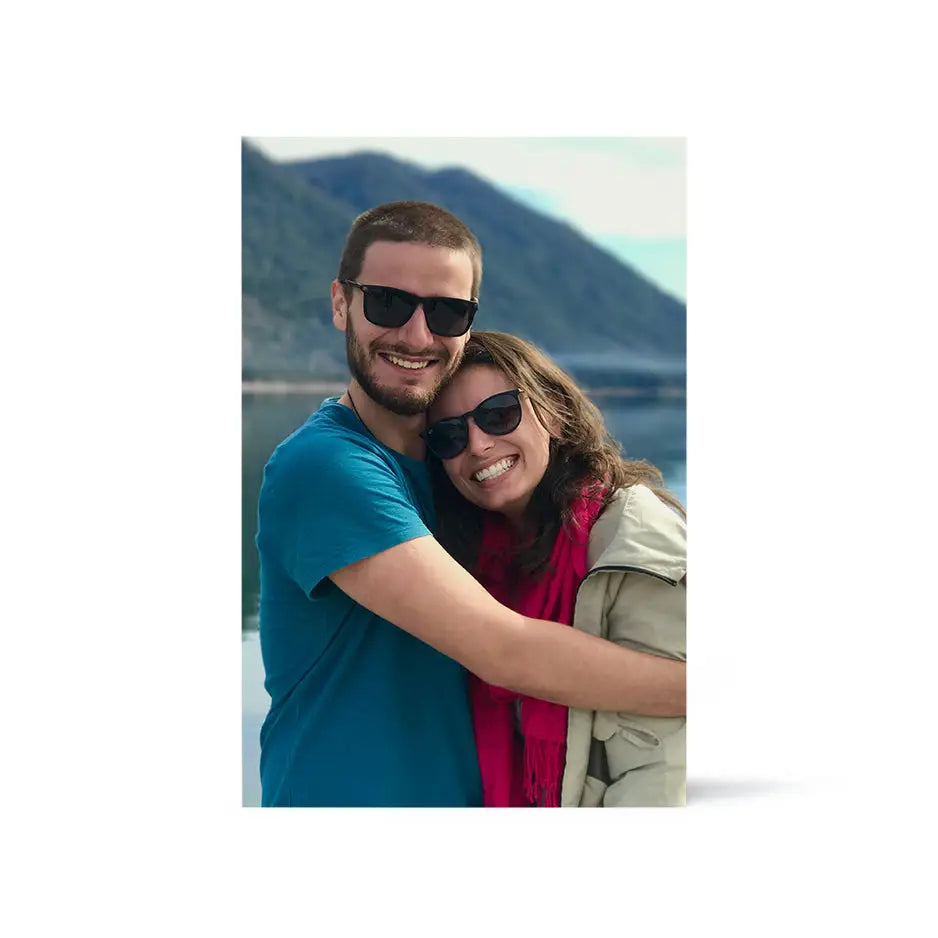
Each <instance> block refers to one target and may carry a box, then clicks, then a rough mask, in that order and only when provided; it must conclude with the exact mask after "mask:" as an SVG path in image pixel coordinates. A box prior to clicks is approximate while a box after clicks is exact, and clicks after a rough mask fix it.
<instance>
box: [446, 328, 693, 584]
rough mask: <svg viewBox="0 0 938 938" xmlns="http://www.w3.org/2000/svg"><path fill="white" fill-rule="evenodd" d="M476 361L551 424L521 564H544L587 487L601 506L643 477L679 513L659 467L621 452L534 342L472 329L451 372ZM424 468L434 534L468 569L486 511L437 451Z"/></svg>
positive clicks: (524, 567)
mask: <svg viewBox="0 0 938 938" xmlns="http://www.w3.org/2000/svg"><path fill="white" fill-rule="evenodd" d="M476 365H489V366H493V367H495V368H498V369H499V370H500V371H501V372H503V373H504V374H505V376H506V377H507V378H508V379H509V381H510V382H511V384H512V385H513V386H514V387H517V388H521V390H522V391H523V392H524V393H525V394H526V395H527V396H528V398H529V400H530V401H531V404H532V405H533V407H534V410H535V412H536V413H537V416H538V419H539V420H540V421H541V423H542V424H543V425H544V426H545V427H546V428H548V430H549V432H550V437H551V438H550V459H549V462H548V466H547V471H546V472H545V473H544V477H543V478H542V479H541V481H540V483H539V484H538V486H537V488H536V489H535V490H534V493H533V494H532V496H531V501H530V502H529V503H528V506H527V508H526V510H525V516H526V517H525V520H526V521H527V529H528V531H530V532H531V537H530V539H526V540H525V542H524V543H523V545H522V546H521V547H519V548H518V551H517V553H516V555H515V557H514V558H513V563H514V566H515V567H516V568H517V569H518V571H519V572H521V573H525V574H537V573H541V572H543V571H544V570H545V568H546V565H547V561H548V560H549V558H550V554H551V551H552V549H553V546H554V542H555V541H556V539H557V534H558V532H559V531H560V530H561V529H563V528H567V529H569V528H570V527H571V526H572V525H574V524H575V521H574V518H573V505H574V502H575V501H576V500H577V499H578V498H579V497H581V496H582V495H583V494H584V493H585V494H586V495H587V497H589V498H595V499H599V500H600V501H601V502H602V507H603V508H605V507H606V505H607V504H609V502H610V501H611V499H612V497H613V495H614V494H615V491H616V490H617V489H619V488H623V487H625V486H629V485H637V484H639V483H641V484H643V485H646V486H647V487H648V488H649V489H651V490H652V491H653V492H654V493H655V495H657V496H658V498H660V499H661V500H662V501H664V502H667V504H669V505H671V506H672V507H674V508H675V509H677V510H678V511H679V512H680V513H681V514H682V515H683V514H684V509H683V507H682V506H681V504H680V502H679V501H678V500H677V499H676V498H675V497H674V496H673V495H672V494H671V493H670V492H668V491H667V490H666V489H665V488H664V487H663V486H664V480H663V478H662V475H661V472H660V471H659V470H658V469H657V468H656V467H655V466H653V465H652V464H651V463H649V462H646V461H645V460H638V459H625V458H624V457H623V455H622V448H621V446H620V445H619V443H618V442H616V440H615V439H614V438H613V437H612V435H611V434H610V433H609V431H608V430H607V429H606V425H605V423H604V421H603V418H602V414H601V413H600V411H599V408H598V407H596V405H595V404H594V403H593V402H592V401H590V400H589V398H588V397H587V396H586V395H585V394H584V393H583V392H582V391H581V390H580V388H579V387H578V386H577V384H576V382H575V381H574V380H573V378H571V377H570V375H568V374H567V373H566V372H565V371H564V370H563V369H562V368H560V367H558V366H557V365H556V364H554V362H552V361H551V360H550V358H548V357H547V355H545V354H544V353H543V352H542V351H541V350H540V349H538V348H537V347H536V346H535V345H532V344H531V343H530V342H526V341H525V340H524V339H519V338H518V337H517V336H513V335H509V334H508V333H505V332H485V331H482V332H473V333H472V335H471V336H470V337H469V340H468V341H467V343H466V348H465V352H464V355H463V358H462V361H461V363H460V365H459V368H458V369H457V372H456V374H458V373H459V372H461V371H463V370H464V369H466V368H471V367H473V366H476ZM429 468H430V478H431V483H432V486H433V495H434V501H435V504H436V512H437V537H438V539H439V541H440V543H442V544H443V546H444V547H445V548H446V549H447V550H448V551H449V553H450V554H452V556H453V557H455V558H456V560H458V561H459V562H460V563H461V564H462V565H463V566H464V567H465V568H466V569H467V570H469V571H470V572H473V571H474V569H475V566H476V561H477V559H478V555H479V547H480V545H481V542H482V522H483V517H484V514H485V512H484V510H483V509H481V508H479V507H478V506H477V505H473V504H472V503H471V502H469V501H467V500H466V499H465V498H463V497H462V496H461V495H460V494H459V493H458V492H457V491H456V489H455V487H454V486H453V484H452V483H451V482H450V480H449V477H448V476H447V475H446V472H445V470H444V469H443V466H442V463H441V462H440V461H439V460H438V459H436V457H430V458H429Z"/></svg>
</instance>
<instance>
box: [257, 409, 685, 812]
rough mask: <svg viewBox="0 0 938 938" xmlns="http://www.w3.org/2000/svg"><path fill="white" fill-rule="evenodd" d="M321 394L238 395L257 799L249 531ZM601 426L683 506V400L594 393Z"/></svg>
mask: <svg viewBox="0 0 938 938" xmlns="http://www.w3.org/2000/svg"><path fill="white" fill-rule="evenodd" d="M326 396H327V395H322V394H318V395H316V394H313V395H306V394H284V395H274V394H245V395H244V396H243V398H242V463H241V483H242V487H241V519H242V535H241V565H242V581H241V640H242V641H241V651H242V706H243V721H242V733H243V747H244V748H243V752H244V760H243V762H244V764H243V798H244V804H245V805H257V804H260V780H259V778H258V768H257V766H258V758H259V743H258V733H259V732H260V726H261V723H262V722H263V719H264V717H265V715H266V713H267V707H268V705H269V702H270V698H269V697H268V696H267V694H266V692H265V691H264V687H263V682H264V670H263V666H262V665H261V660H260V643H259V642H258V639H257V625H258V622H257V603H258V589H259V574H258V563H257V551H256V548H255V546H254V536H255V534H256V533H257V496H258V494H259V493H260V488H261V480H262V478H263V474H264V464H265V463H266V462H267V459H268V458H269V456H270V454H271V453H272V452H273V450H274V447H276V445H277V444H278V443H279V442H280V441H281V440H282V439H284V438H285V437H286V436H288V435H289V434H290V433H291V432H292V431H293V430H295V429H296V428H297V427H299V426H302V424H303V423H304V422H305V420H306V418H307V417H308V416H309V415H310V414H311V413H312V412H313V411H314V410H316V408H317V407H319V405H320V403H321V402H322V401H323V400H324V398H325V397H326ZM594 400H595V402H596V404H597V405H598V406H599V408H600V410H602V413H603V417H604V418H605V420H606V425H607V426H608V427H609V429H610V431H611V432H612V433H613V435H614V436H615V437H616V439H618V440H619V441H620V442H622V444H623V445H624V447H625V452H626V455H628V456H630V457H633V458H635V459H647V460H648V461H649V462H651V463H654V464H655V465H656V466H657V467H658V468H659V469H660V470H661V471H662V473H663V474H664V481H665V484H666V485H667V486H668V488H669V489H670V490H671V491H672V492H674V494H675V495H677V497H678V498H679V499H680V500H681V502H682V504H684V505H686V504H687V488H686V486H687V481H686V480H687V476H686V468H685V466H686V448H685V431H684V428H685V406H684V405H685V402H684V400H683V399H680V400H672V399H668V400H640V399H637V398H631V397H614V396H598V397H595V398H594Z"/></svg>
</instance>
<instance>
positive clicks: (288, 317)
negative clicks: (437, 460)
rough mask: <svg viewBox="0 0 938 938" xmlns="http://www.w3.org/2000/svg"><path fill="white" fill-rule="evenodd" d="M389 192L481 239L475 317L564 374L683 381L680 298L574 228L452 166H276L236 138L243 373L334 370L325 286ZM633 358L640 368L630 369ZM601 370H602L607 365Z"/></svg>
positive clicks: (336, 339) (339, 357)
mask: <svg viewBox="0 0 938 938" xmlns="http://www.w3.org/2000/svg"><path fill="white" fill-rule="evenodd" d="M395 199H421V200H424V201H428V202H434V203H436V204H437V205H441V206H443V207H444V208H446V209H448V210H449V211H451V212H453V213H454V214H455V215H457V216H458V217H459V218H461V219H462V220H463V221H464V222H465V223H466V224H467V225H468V226H469V227H470V228H471V229H472V231H473V233H474V234H475V235H476V237H477V238H478V239H479V242H480V243H481V245H482V259H483V274H482V286H481V290H480V297H479V313H478V315H477V317H476V322H475V325H476V326H477V327H478V328H483V329H502V330H504V331H507V332H514V333H516V334H518V335H521V336H523V337H525V338H527V339H530V340H532V341H534V342H536V343H537V344H538V345H540V346H541V347H542V348H544V349H545V350H546V351H548V352H549V353H551V354H552V355H555V356H556V357H558V358H560V359H561V360H564V359H565V358H567V357H569V358H570V360H571V362H573V361H577V362H579V366H577V367H575V368H574V366H573V365H572V364H571V366H570V367H571V369H572V370H574V371H575V373H580V371H581V368H584V367H585V370H587V371H589V370H591V369H590V368H589V367H586V365H584V363H589V362H594V363H595V364H596V366H597V367H598V368H599V370H600V371H601V372H606V371H610V363H613V364H614V363H615V362H616V361H619V360H621V361H622V364H623V366H624V367H628V369H629V370H634V369H637V370H639V371H640V370H642V368H643V367H644V370H645V371H646V372H655V373H660V374H662V375H663V374H665V373H666V372H667V373H669V381H670V380H671V378H673V377H675V376H677V377H678V380H682V379H683V369H684V356H685V312H686V311H685V306H684V304H683V303H681V302H679V301H678V300H676V299H674V298H673V297H671V296H669V295H668V294H666V293H664V292H663V291H661V290H660V289H658V288H657V287H656V286H654V285H653V284H651V283H650V282H649V281H647V280H645V279H644V278H643V277H642V276H640V275H639V274H638V273H636V272H635V271H634V270H632V269H631V268H630V267H628V266H627V265H625V264H623V263H622V262H621V261H619V260H618V259H616V258H615V257H613V256H612V255H611V254H609V253H608V252H606V251H604V250H602V249H601V248H598V247H596V246H595V245H594V244H592V243H591V242H590V241H588V240H587V239H586V238H585V237H583V236H582V235H581V234H579V233H578V232H577V231H576V230H575V229H573V228H572V227H570V226H569V225H566V224H563V223H562V222H558V221H555V220H553V219H551V218H548V217H546V216H544V215H541V214H540V213H538V212H535V211H533V210H532V209H529V208H527V207H526V206H524V205H521V204H520V203H519V202H517V201H515V200H514V199H512V198H510V197H509V196H507V195H505V194H504V193H502V192H501V191H500V190H499V189H497V188H496V187H495V186H493V185H491V184H490V183H488V182H486V181H484V180H483V179H480V178H479V177H477V176H474V175H473V174H472V173H469V172H467V171H466V170H463V169H454V168H449V169H442V170H438V171H430V170H425V169H423V168H421V167H418V166H415V165H413V164H410V163H406V162H402V161H400V160H396V159H393V158H391V157H389V156H386V155H384V154H378V153H360V154H354V155H351V156H347V157H342V158H335V159H320V160H308V161H298V162H291V163H275V162H272V161H270V160H268V159H266V158H265V157H264V156H263V155H262V154H260V153H259V152H257V151H256V150H254V149H253V148H252V147H251V146H250V145H248V144H243V145H242V238H243V253H242V260H243V264H242V284H243V294H244V301H243V327H244V329H243V333H244V344H243V348H244V362H243V364H244V372H245V374H247V375H257V376H267V375H271V376H272V375H275V374H291V375H299V374H307V375H310V374H314V375H317V376H322V377H326V376H330V377H331V376H336V377H339V376H343V375H344V374H345V355H344V345H343V337H342V335H341V333H339V332H337V331H336V330H335V329H334V328H333V327H332V323H331V313H330V305H329V285H330V283H331V281H332V279H333V278H334V277H335V274H336V270H337V268H338V262H339V255H340V253H341V250H342V246H343V244H344V241H345V237H346V235H347V233H348V229H349V226H350V225H351V223H352V220H353V219H354V218H355V216H356V215H358V214H359V213H361V212H362V211H364V210H365V209H367V208H370V207H372V206H374V205H378V204H380V203H382V202H389V201H393V200H395ZM642 363H645V365H644V366H643V364H642ZM611 370H615V369H614V367H612V368H611Z"/></svg>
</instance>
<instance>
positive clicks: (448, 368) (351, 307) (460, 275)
mask: <svg viewBox="0 0 938 938" xmlns="http://www.w3.org/2000/svg"><path fill="white" fill-rule="evenodd" d="M356 279H357V280H358V282H359V283H363V284H369V285H374V286H382V287H396V288H397V289H399V290H407V291H408V292H409V293H414V294H416V295H417V296H450V297H457V298H459V299H466V300H468V299H471V298H472V261H471V260H470V259H469V255H468V254H466V253H465V252H464V251H455V250H451V249H450V248H441V247H430V246H429V245H426V244H410V243H406V242H405V243H398V242H393V241H376V242H375V243H374V244H371V245H369V246H368V248H367V250H366V251H365V259H364V263H363V264H362V269H361V272H360V273H359V275H358V277H357V278H356ZM362 303H363V297H362V292H361V290H359V289H358V288H357V287H352V297H351V302H350V303H349V304H348V305H346V303H345V296H344V293H343V288H342V286H341V284H339V283H338V282H337V281H336V282H333V284H332V319H333V323H334V324H335V326H336V328H337V329H341V330H342V331H343V332H345V348H346V354H347V357H348V364H349V370H350V371H351V373H352V377H353V378H355V380H356V381H357V382H358V384H359V385H361V387H362V389H363V390H364V391H365V393H366V394H367V395H368V396H369V397H370V398H371V399H372V400H373V401H375V403H377V404H380V405H381V406H382V407H384V408H386V409H387V410H389V411H391V412H392V413H395V414H400V415H402V416H414V415H416V414H420V413H423V411H425V410H426V409H427V407H428V406H429V404H430V402H431V401H432V400H433V398H434V397H435V396H436V392H437V391H438V390H439V388H440V386H441V385H442V384H443V382H444V381H445V380H446V379H447V378H448V377H449V376H450V375H451V374H452V373H453V372H454V371H455V370H456V368H457V366H458V365H459V360H460V358H462V353H463V349H464V347H465V345H466V341H467V339H468V338H469V334H468V333H466V335H462V336H457V337H455V338H453V337H447V336H438V335H434V334H433V333H432V332H430V330H429V329H428V328H427V320H426V317H425V316H424V312H423V306H422V305H421V306H418V307H417V310H416V311H415V313H414V315H413V316H411V317H410V319H409V320H408V321H407V322H406V323H404V325H403V326H401V327H400V328H398V329H386V328H384V327H382V326H376V325H374V324H372V323H370V322H368V320H367V319H365V314H364V311H363V310H362Z"/></svg>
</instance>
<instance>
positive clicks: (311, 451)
mask: <svg viewBox="0 0 938 938" xmlns="http://www.w3.org/2000/svg"><path fill="white" fill-rule="evenodd" d="M481 275H482V260H481V250H480V248H479V244H478V242H477V241H476V239H475V237H474V236H473V235H472V233H471V232H470V231H469V229H468V228H467V227H466V226H465V225H464V224H463V223H462V222H461V221H459V219H457V218H455V217H454V216H453V215H451V214H450V213H448V212H446V211H444V210H443V209H441V208H438V207H437V206H434V205H430V204H428V203H423V202H392V203H388V204H387V205H382V206H378V207H377V208H375V209H371V210H370V211H368V212H365V213H364V214H363V215H361V216H359V218H357V219H356V220H355V222H354V224H353V225H352V229H351V232H350V233H349V237H348V240H347V242H346V245H345V249H344V251H343V255H342V259H341V261H340V265H339V276H338V278H337V279H336V280H335V281H334V282H333V284H332V315H333V323H334V324H335V326H336V328H338V329H340V330H342V331H344V332H345V335H346V349H347V356H348V363H349V369H350V371H351V380H350V381H349V386H348V390H347V391H346V393H345V394H343V395H342V397H340V398H338V399H337V400H336V399H332V400H328V401H325V402H324V403H323V405H322V407H321V408H320V409H319V410H318V411H317V412H316V413H315V414H313V416H312V417H310V419H309V420H308V421H307V423H306V424H305V425H304V426H303V427H302V428H300V429H299V430H297V431H296V432H295V433H294V434H292V435H291V436H290V437H289V438H287V439H286V440H285V441H284V442H283V443H281V444H280V446H279V447H278V448H277V449H276V451H275V452H274V454H273V456H272V457H271V459H270V461H269V462H268V464H267V466H266V468H265V471H264V483H263V486H262V489H261V495H260V502H259V510H258V521H259V523H258V534H257V546H258V552H259V555H260V570H261V602H260V636H261V650H262V654H263V658H264V667H265V671H266V681H265V686H266V688H267V690H268V692H269V693H270V696H271V708H270V712H269V714H268V715H267V718H266V720H265V722H264V725H263V727H262V729H261V784H262V799H261V800H262V804H263V805H336V806H337V805H360V806H367V805H370V806H380V805H386V806H406V805H410V806H418V805H424V806H431V805H440V806H443V805H448V806H473V805H480V804H481V803H482V794H481V784H480V780H479V773H478V765H477V759H476V752H475V746H474V741H473V734H472V725H471V718H470V710H469V701H468V695H467V690H466V674H465V670H464V668H468V669H470V670H471V671H473V672H475V673H476V674H478V675H479V676H480V677H482V678H483V679H484V680H486V681H488V682H490V683H493V684H498V685H502V686H505V687H508V688H511V689H512V690H515V691H518V692H521V693H525V694H529V695H531V696H538V697H542V698H544V699H548V700H552V701H554V702H557V703H562V704H567V705H569V706H577V707H584V708H590V709H603V710H631V711H635V712H644V713H649V714H653V715H663V716H667V715H679V714H683V712H684V685H683V675H684V671H683V669H684V666H683V664H680V663H678V662H674V661H669V660H666V659H663V658H656V657H654V656H650V655H641V654H638V653H636V652H633V651H629V650H627V649H624V648H620V647H617V646H615V645H613V644H612V643H610V642H605V641H602V640H601V639H597V638H594V637H592V636H588V635H585V634H582V633H578V632H576V631H575V630H574V629H572V628H570V627H568V626H562V625H558V624H556V623H550V622H544V621H540V620H532V619H528V618H525V617H524V616H521V615H519V614H518V613H515V612H512V611H511V610H509V609H507V608H506V607H504V606H502V605H500V604H499V603H498V602H496V601H495V599H493V598H492V597H491V596H490V595H489V594H488V593H487V592H486V591H485V590H484V589H483V588H482V587H481V586H480V585H479V584H478V583H477V582H476V581H475V580H474V579H473V578H472V577H471V576H470V575H469V574H468V573H467V572H466V571H465V570H464V569H463V568H462V567H461V566H459V565H458V564H457V563H456V562H455V561H454V560H452V558H450V557H449V555H448V554H447V553H446V552H445V551H444V550H443V549H442V547H440V545H439V544H438V543H437V542H436V541H435V540H434V538H433V537H432V534H431V532H432V530H433V521H434V519H433V503H432V498H431V495H430V487H429V480H428V477H427V473H426V468H425V466H424V463H423V459H424V443H423V440H422V438H421V437H420V431H421V430H422V429H423V428H424V425H425V417H424V414H425V411H426V409H427V406H428V404H429V403H430V402H431V401H432V400H433V397H434V395H435V394H436V392H437V391H438V390H439V388H440V386H441V385H442V384H443V382H444V381H445V380H446V378H447V377H448V376H449V375H451V374H452V373H453V371H454V370H455V369H456V367H457V365H458V363H459V359H460V356H461V355H462V351H463V347H464V346H465V343H466V340H467V337H468V330H469V326H470V325H471V322H472V318H473V316H474V314H475V309H476V299H475V298H476V297H477V296H478V290H479V282H480V280H481Z"/></svg>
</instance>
